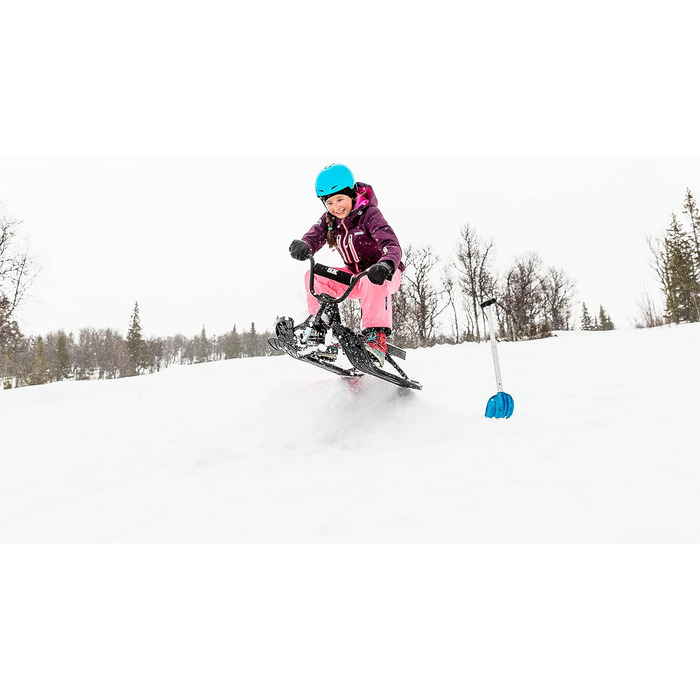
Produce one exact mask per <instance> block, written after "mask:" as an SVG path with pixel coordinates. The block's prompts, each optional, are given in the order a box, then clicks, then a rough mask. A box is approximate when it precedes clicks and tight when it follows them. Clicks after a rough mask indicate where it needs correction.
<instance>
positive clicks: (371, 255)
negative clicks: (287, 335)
mask: <svg viewBox="0 0 700 700" xmlns="http://www.w3.org/2000/svg"><path fill="white" fill-rule="evenodd" d="M316 196H317V197H319V199H321V201H322V202H323V203H324V204H325V207H326V213H325V214H323V216H322V217H321V218H320V219H319V220H318V222H317V223H316V224H315V225H314V226H312V227H311V229H309V231H308V232H307V233H305V234H304V235H303V236H302V238H301V240H294V241H292V243H291V245H290V246H289V252H290V254H291V256H292V257H293V258H295V259H296V260H306V259H307V258H308V257H309V255H313V254H314V253H316V251H318V250H320V249H321V248H323V246H324V245H325V244H326V243H328V245H329V247H330V248H331V249H335V250H337V251H338V252H339V253H340V256H341V257H342V259H343V262H344V263H345V265H344V266H343V267H340V268H334V269H336V270H342V271H343V272H345V273H350V274H351V275H356V274H358V273H360V272H363V271H364V270H368V274H367V276H366V277H363V278H362V279H361V280H360V281H359V282H358V283H357V286H356V287H355V289H353V291H352V292H351V294H350V298H351V299H359V300H360V308H361V310H362V333H363V335H364V337H365V347H366V349H367V351H368V352H369V353H370V355H371V356H372V357H373V358H374V359H375V360H376V361H377V362H378V363H379V365H380V366H382V365H383V364H384V357H385V355H386V336H387V335H390V334H391V295H392V294H393V293H394V292H396V291H397V290H398V288H399V286H400V284H401V273H402V271H403V270H404V264H403V262H401V256H402V253H401V246H400V245H399V241H398V239H397V237H396V234H395V233H394V231H393V230H392V228H391V226H389V224H388V223H387V222H386V220H385V219H384V217H383V216H382V213H381V212H380V211H379V209H378V208H377V197H376V196H375V194H374V190H373V189H372V188H371V187H370V186H369V185H367V184H364V183H362V182H355V178H354V176H353V174H352V172H350V169H349V168H347V167H346V166H345V165H340V164H333V165H329V166H328V167H326V168H324V169H323V170H322V171H321V172H320V173H319V175H318V177H317V178H316ZM309 277H310V272H307V273H306V277H305V282H306V294H307V303H308V307H309V313H310V314H315V313H316V312H317V311H318V307H319V304H318V301H317V300H316V299H315V298H314V297H313V296H312V295H311V293H310V292H309ZM346 277H347V276H346ZM314 289H315V291H316V292H317V293H319V292H325V293H327V294H331V295H332V296H336V297H337V296H340V295H341V294H342V293H343V292H344V291H345V290H346V289H347V285H346V284H343V283H341V282H339V281H337V280H334V279H327V278H326V277H320V276H319V275H317V274H314Z"/></svg>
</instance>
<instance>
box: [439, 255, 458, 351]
mask: <svg viewBox="0 0 700 700" xmlns="http://www.w3.org/2000/svg"><path fill="white" fill-rule="evenodd" d="M453 269H454V266H450V265H445V267H444V268H443V271H442V277H441V278H440V282H441V284H442V293H443V294H444V295H445V298H446V299H447V306H449V307H450V308H451V309H452V318H453V321H454V326H453V329H452V330H453V331H454V339H455V342H456V343H459V314H458V313H457V284H456V282H455V279H454V277H453V276H452V271H453Z"/></svg>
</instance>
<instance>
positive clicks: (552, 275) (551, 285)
mask: <svg viewBox="0 0 700 700" xmlns="http://www.w3.org/2000/svg"><path fill="white" fill-rule="evenodd" d="M575 286H576V285H575V284H574V283H573V282H572V281H571V280H570V279H569V278H568V277H567V275H566V273H565V272H564V270H562V269H557V268H555V267H549V268H548V269H547V274H546V275H545V276H544V277H543V278H542V295H543V298H542V303H543V306H544V316H545V319H544V321H545V325H546V326H548V327H549V330H561V331H568V330H570V320H571V313H572V311H571V301H572V297H573V293H574V288H575Z"/></svg>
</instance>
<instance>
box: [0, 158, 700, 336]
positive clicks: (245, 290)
mask: <svg viewBox="0 0 700 700" xmlns="http://www.w3.org/2000/svg"><path fill="white" fill-rule="evenodd" d="M333 160H338V161H341V162H345V163H347V164H348V165H349V166H350V167H351V168H352V169H353V171H354V172H355V174H356V177H357V178H358V179H360V180H362V181H364V182H369V183H370V184H372V185H373V186H374V187H375V189H376V192H377V195H378V197H379V204H380V208H381V209H382V211H383V212H384V214H385V216H386V217H387V220H388V221H389V222H390V223H391V224H392V226H393V227H394V229H395V230H396V232H397V233H398V235H399V238H400V240H401V242H402V244H403V245H404V247H407V246H408V245H409V244H413V245H416V246H423V245H431V246H433V248H434V250H435V252H436V254H439V255H440V256H441V259H442V260H443V261H447V260H448V259H449V258H450V256H451V254H452V252H453V250H454V245H455V242H456V240H457V238H458V235H459V232H460V229H461V227H462V226H463V225H464V224H466V223H469V224H471V225H472V226H474V227H475V229H476V230H477V232H478V233H479V234H480V235H481V236H483V237H484V238H490V237H493V239H494V241H495V243H496V253H497V256H496V264H497V266H498V267H499V268H500V269H504V268H505V267H506V266H507V265H509V264H510V263H511V262H512V261H513V259H514V258H515V257H516V256H520V255H524V254H526V253H528V252H535V253H537V254H539V255H540V257H541V258H542V259H543V261H544V262H545V264H547V265H554V266H556V267H560V268H563V269H564V270H565V271H566V272H567V273H568V275H569V276H570V277H571V278H572V279H574V280H575V281H576V282H577V292H578V294H577V297H578V299H579V300H580V301H584V302H586V303H587V305H588V306H589V308H593V309H597V308H598V305H599V304H603V305H604V306H605V308H606V309H607V310H608V311H609V313H610V314H611V315H612V317H613V320H614V321H615V322H616V323H617V324H618V325H619V326H626V325H629V323H630V322H631V321H632V319H633V318H634V317H635V316H636V315H638V314H639V300H640V299H641V298H642V295H643V293H644V291H645V289H649V290H650V291H654V287H655V280H654V278H653V275H652V272H651V268H650V265H649V253H648V249H647V246H646V237H647V236H650V235H658V234H660V233H661V232H662V231H663V229H664V228H665V227H666V226H667V225H668V222H669V219H670V215H671V212H672V211H676V212H677V213H679V214H680V212H681V209H682V205H683V197H684V194H685V188H686V187H690V188H691V190H694V191H695V192H696V193H697V195H698V196H700V167H699V166H700V158H697V157H694V158H691V157H641V156H635V157H629V156H628V157H603V156H588V157H573V156H549V157H534V156H530V157H526V156H511V157H507V156H478V157H477V156H455V157H449V156H413V157H399V156H384V157H370V156H359V155H352V154H346V153H343V152H339V153H337V154H331V153H328V154H325V155H322V156H313V157H301V156H296V157H295V156H282V155H281V156H277V157H275V156H270V155H263V156H259V157H253V156H238V157H236V156H218V157H213V156H212V157H204V156H188V157H187V156H181V157H174V156H171V157H167V156H155V157H109V158H105V157H96V156H87V157H58V156H55V157H44V158H39V157H31V158H29V157H12V158H4V159H3V160H2V163H1V164H0V189H1V190H2V200H3V203H4V206H5V209H6V211H7V213H9V214H10V215H11V216H13V217H16V218H18V219H22V220H23V226H22V228H23V231H24V233H25V234H26V235H27V236H28V238H29V239H30V241H31V245H32V251H33V255H34V257H35V258H36V259H37V261H38V262H39V263H41V265H42V266H43V269H42V272H41V274H40V276H39V277H38V278H37V281H36V284H35V286H34V288H33V290H32V298H31V300H29V301H28V303H27V304H26V305H25V308H24V309H23V312H22V314H21V321H22V327H23V328H24V329H25V331H26V332H28V333H32V334H43V333H46V332H48V331H51V330H58V329H60V328H63V329H66V330H77V329H79V328H81V327H87V326H93V327H100V328H104V327H109V328H116V329H118V330H121V331H122V332H125V331H126V328H127V325H128V320H129V316H130V313H131V310H132V308H133V305H134V302H135V301H137V300H138V302H139V306H140V310H141V319H142V324H143V327H144V332H146V333H147V334H154V335H168V334H174V333H178V332H181V333H185V334H187V335H194V334H196V333H198V332H199V331H200V330H201V328H202V326H205V327H206V328H207V330H208V332H210V333H216V334H219V333H223V332H226V331H227V330H230V328H231V327H232V326H233V325H234V323H235V324H237V326H238V328H239V329H241V328H247V327H249V325H250V323H251V321H255V323H256V326H257V327H258V329H260V330H262V329H264V328H266V327H267V328H268V329H269V328H271V327H272V323H273V321H274V318H275V316H276V315H277V314H280V315H283V314H289V315H293V316H295V317H297V318H298V317H300V316H301V315H302V314H303V313H304V307H303V296H302V293H301V280H302V275H303V272H304V271H305V269H306V268H305V265H304V264H301V263H298V262H296V261H294V260H292V259H291V258H290V257H289V255H288V252H287V248H288V245H289V242H290V241H291V240H292V238H295V237H300V236H301V235H302V234H303V233H304V232H305V231H306V230H307V229H308V228H309V227H310V226H311V225H312V224H313V223H314V222H315V220H316V218H317V217H318V216H319V215H320V213H321V212H322V208H321V206H320V204H319V202H318V200H317V199H316V198H315V195H314V191H313V183H314V177H315V174H316V171H317V170H319V169H320V168H322V167H323V166H324V165H325V164H327V163H328V162H332V161H333ZM268 182H273V183H275V184H274V185H273V188H272V191H267V189H268V187H267V186H266V184H265V183H268ZM319 258H320V259H322V260H324V261H325V262H329V263H331V264H333V263H335V264H340V259H339V258H338V257H337V254H336V253H330V252H328V251H324V254H323V255H322V256H319Z"/></svg>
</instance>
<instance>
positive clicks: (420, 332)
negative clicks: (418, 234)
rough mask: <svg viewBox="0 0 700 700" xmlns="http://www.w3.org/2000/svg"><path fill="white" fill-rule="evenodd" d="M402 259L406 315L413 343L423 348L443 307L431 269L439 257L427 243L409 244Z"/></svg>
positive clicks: (428, 340) (428, 341)
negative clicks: (403, 261)
mask: <svg viewBox="0 0 700 700" xmlns="http://www.w3.org/2000/svg"><path fill="white" fill-rule="evenodd" d="M404 260H405V265H406V269H405V270H404V273H403V285H404V286H405V293H406V297H407V298H408V300H409V304H410V307H409V308H410V310H409V318H410V319H411V321H412V324H411V325H412V330H413V333H414V342H415V344H417V345H418V346H419V347H425V346H426V345H428V344H429V343H430V341H431V340H432V338H433V333H434V331H435V325H436V321H437V317H438V316H439V315H440V313H442V311H444V310H445V308H446V305H442V307H440V305H441V299H440V292H439V291H438V289H437V288H436V287H435V285H434V283H433V281H432V271H433V268H434V267H435V265H436V264H437V263H438V257H437V256H436V255H435V254H434V253H433V251H432V248H431V247H430V246H424V247H422V248H414V247H413V246H409V247H408V250H407V251H406V256H405V259H404Z"/></svg>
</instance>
